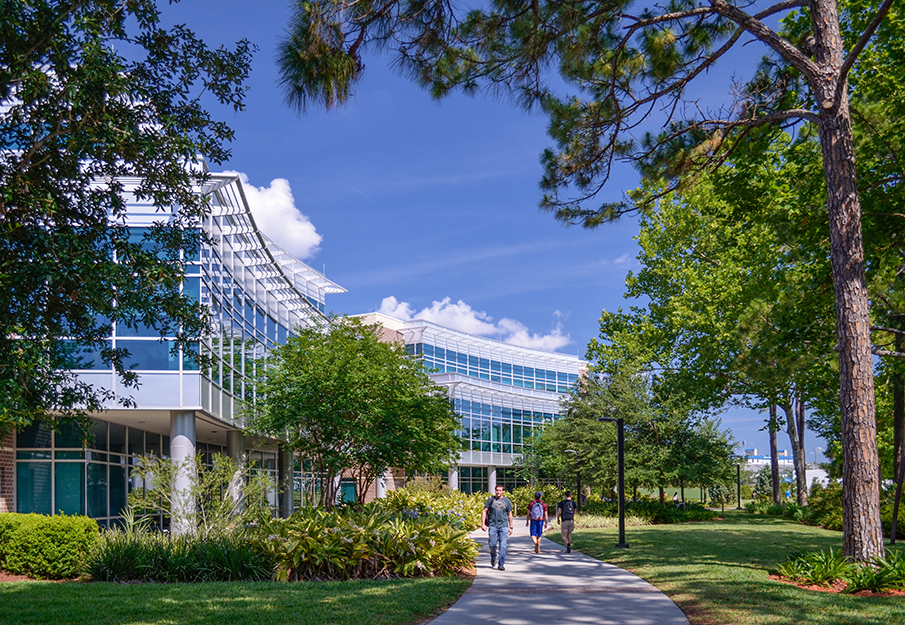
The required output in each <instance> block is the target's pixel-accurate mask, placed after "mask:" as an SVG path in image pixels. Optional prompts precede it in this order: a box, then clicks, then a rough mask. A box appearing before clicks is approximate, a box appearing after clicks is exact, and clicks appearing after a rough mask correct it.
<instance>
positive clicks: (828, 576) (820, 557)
mask: <svg viewBox="0 0 905 625" xmlns="http://www.w3.org/2000/svg"><path fill="white" fill-rule="evenodd" d="M855 568H856V567H854V566H853V565H852V564H851V563H850V562H849V561H848V559H847V558H845V557H844V556H843V555H842V553H841V552H838V551H834V550H833V549H830V550H829V551H815V552H811V553H806V554H795V555H793V556H790V557H789V559H788V560H787V561H786V562H784V563H782V564H780V565H779V566H778V567H777V571H778V572H779V574H780V575H782V576H783V577H788V578H789V579H791V580H793V581H796V582H801V583H805V584H816V585H818V586H829V585H830V584H832V583H833V582H835V581H837V580H840V579H848V578H849V576H850V575H851V574H852V572H853V571H854V569H855Z"/></svg>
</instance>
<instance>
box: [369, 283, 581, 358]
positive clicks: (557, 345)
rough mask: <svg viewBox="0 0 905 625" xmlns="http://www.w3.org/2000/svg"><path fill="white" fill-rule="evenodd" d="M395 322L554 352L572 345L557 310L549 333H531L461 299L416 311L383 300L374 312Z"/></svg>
mask: <svg viewBox="0 0 905 625" xmlns="http://www.w3.org/2000/svg"><path fill="white" fill-rule="evenodd" d="M377 312H379V313H382V314H384V315H388V316H390V317H395V318H396V319H401V320H403V321H409V320H411V319H423V320H424V321H431V322H433V323H436V324H438V325H441V326H444V327H446V328H451V329H453V330H458V331H460V332H467V333H468V334H476V335H478V336H489V337H492V338H498V339H500V340H502V341H503V342H504V343H508V344H509V345H518V346H520V347H530V348H533V349H545V350H548V351H555V350H557V349H561V348H563V347H565V346H566V345H568V344H570V343H571V342H572V340H571V338H570V337H569V335H568V334H563V332H562V322H561V321H559V318H561V317H562V314H561V313H560V312H559V311H557V312H556V316H557V322H556V325H555V327H554V328H553V330H551V331H550V333H549V334H531V333H530V332H529V330H528V327H527V326H526V325H525V324H523V323H522V322H520V321H516V320H515V319H508V318H503V319H500V320H499V321H498V322H497V323H494V322H493V317H491V316H490V315H488V314H487V313H486V312H484V311H479V310H475V309H474V308H472V307H471V306H469V305H468V304H466V303H465V302H463V301H462V300H459V301H458V302H456V303H455V304H453V303H452V300H451V299H450V298H448V297H445V298H443V300H442V301H436V300H435V301H434V302H433V303H432V304H431V305H430V306H429V307H427V308H425V309H423V310H421V311H418V312H416V311H415V309H414V308H412V306H411V304H409V303H408V302H400V301H399V300H397V299H396V298H395V297H392V296H390V297H385V298H384V299H383V301H382V302H381V303H380V309H379V310H378V311H377Z"/></svg>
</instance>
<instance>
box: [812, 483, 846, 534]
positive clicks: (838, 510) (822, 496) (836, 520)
mask: <svg viewBox="0 0 905 625" xmlns="http://www.w3.org/2000/svg"><path fill="white" fill-rule="evenodd" d="M807 522H808V523H810V524H812V525H819V526H821V527H825V528H826V529H828V530H836V531H841V530H842V484H840V483H838V482H831V483H830V484H828V485H827V486H826V487H825V488H824V487H823V486H820V485H819V484H814V485H813V486H812V487H811V493H810V495H809V496H808V519H807Z"/></svg>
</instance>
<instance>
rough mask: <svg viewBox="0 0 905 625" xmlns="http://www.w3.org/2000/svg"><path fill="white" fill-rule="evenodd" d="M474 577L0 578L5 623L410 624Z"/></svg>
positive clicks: (438, 607) (435, 609) (445, 602)
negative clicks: (151, 581) (308, 580)
mask: <svg viewBox="0 0 905 625" xmlns="http://www.w3.org/2000/svg"><path fill="white" fill-rule="evenodd" d="M470 584H471V582H470V581H468V580H463V579H459V578H456V577H443V578H414V579H394V580H387V581H360V580H358V581H350V582H319V583H278V582H212V583H204V584H112V583H101V582H98V583H80V582H66V583H52V582H8V583H2V584H0V624H2V625H12V624H13V623H15V624H16V625H28V624H32V623H33V624H35V625H37V624H46V623H54V624H58V625H67V624H77V625H83V624H85V623H91V624H92V625H114V624H116V625H125V624H128V625H175V624H178V625H195V624H201V623H205V624H207V623H228V624H229V625H261V623H267V624H268V625H283V624H286V625H288V624H290V623H291V624H292V625H336V624H342V625H357V624H362V625H365V624H367V625H370V624H375V625H403V624H406V623H414V622H417V621H419V620H421V619H423V618H425V617H427V616H430V615H432V614H435V613H436V612H438V611H439V610H441V609H442V608H443V607H444V606H446V605H448V604H450V603H452V602H454V601H455V600H456V599H458V598H459V596H460V595H461V594H462V593H463V592H465V590H466V589H467V588H468V586H469V585H470Z"/></svg>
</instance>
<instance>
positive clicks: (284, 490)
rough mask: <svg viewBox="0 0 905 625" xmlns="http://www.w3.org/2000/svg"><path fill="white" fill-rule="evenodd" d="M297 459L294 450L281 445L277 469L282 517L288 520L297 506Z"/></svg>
mask: <svg viewBox="0 0 905 625" xmlns="http://www.w3.org/2000/svg"><path fill="white" fill-rule="evenodd" d="M294 460H295V457H294V456H293V455H292V450H291V449H288V448H286V447H284V446H283V445H280V452H279V455H278V456H277V468H278V469H279V476H280V517H282V518H284V519H287V518H289V517H290V516H291V515H292V509H293V506H294V504H295V492H294V488H295V479H294V478H295V475H294V469H295V462H293V461H294Z"/></svg>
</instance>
